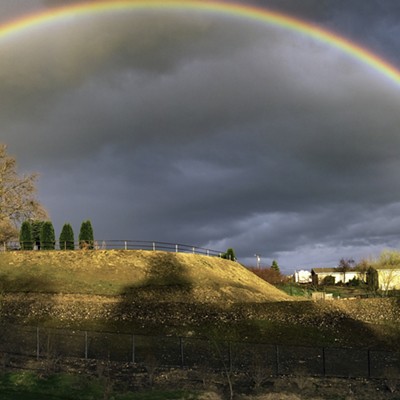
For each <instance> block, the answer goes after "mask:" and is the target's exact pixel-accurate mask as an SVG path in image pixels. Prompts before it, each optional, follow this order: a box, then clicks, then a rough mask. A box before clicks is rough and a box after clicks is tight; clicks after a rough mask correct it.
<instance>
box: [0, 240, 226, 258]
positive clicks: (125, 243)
mask: <svg viewBox="0 0 400 400" xmlns="http://www.w3.org/2000/svg"><path fill="white" fill-rule="evenodd" d="M29 244H30V246H29V247H33V250H40V249H41V248H43V249H44V248H46V249H47V248H48V247H51V248H52V249H53V248H54V249H55V250H67V249H68V248H70V247H71V248H72V243H69V242H63V243H61V244H60V243H59V242H58V241H56V242H54V243H40V242H37V243H29ZM49 245H50V246H49ZM23 247H24V246H21V243H20V242H19V241H14V242H7V243H3V246H2V248H1V250H3V251H13V250H21V249H23ZM82 247H83V248H89V249H93V250H150V251H157V250H159V251H168V252H174V253H192V254H203V255H207V256H214V257H221V256H222V254H224V252H222V251H218V250H211V249H207V248H204V247H198V246H193V245H188V244H179V243H167V242H156V241H145V240H95V241H93V243H90V244H87V243H84V245H83V246H82V245H81V244H80V243H79V242H74V243H73V249H75V250H77V249H80V248H82Z"/></svg>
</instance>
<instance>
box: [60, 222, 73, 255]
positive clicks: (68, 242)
mask: <svg viewBox="0 0 400 400" xmlns="http://www.w3.org/2000/svg"><path fill="white" fill-rule="evenodd" d="M59 242H60V250H74V249H75V245H74V231H73V229H72V226H71V225H70V224H64V226H63V227H62V230H61V233H60V238H59Z"/></svg>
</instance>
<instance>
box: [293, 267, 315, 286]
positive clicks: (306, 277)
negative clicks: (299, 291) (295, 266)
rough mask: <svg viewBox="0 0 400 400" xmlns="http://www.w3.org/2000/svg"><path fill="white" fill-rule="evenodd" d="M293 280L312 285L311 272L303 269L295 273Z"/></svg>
mask: <svg viewBox="0 0 400 400" xmlns="http://www.w3.org/2000/svg"><path fill="white" fill-rule="evenodd" d="M293 278H294V281H295V282H296V283H311V272H310V271H305V270H303V269H302V270H300V271H295V273H294V274H293Z"/></svg>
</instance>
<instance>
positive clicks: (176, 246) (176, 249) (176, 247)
mask: <svg viewBox="0 0 400 400" xmlns="http://www.w3.org/2000/svg"><path fill="white" fill-rule="evenodd" d="M175 253H178V245H177V244H176V245H175Z"/></svg>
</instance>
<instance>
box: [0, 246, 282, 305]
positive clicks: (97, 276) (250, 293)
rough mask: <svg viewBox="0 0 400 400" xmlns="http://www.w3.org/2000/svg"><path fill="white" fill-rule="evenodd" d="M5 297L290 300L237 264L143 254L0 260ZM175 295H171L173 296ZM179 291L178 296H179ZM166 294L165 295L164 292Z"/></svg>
mask: <svg viewBox="0 0 400 400" xmlns="http://www.w3.org/2000/svg"><path fill="white" fill-rule="evenodd" d="M0 285H1V286H0V290H1V291H2V292H6V293H10V292H25V293H26V292H29V293H63V294H84V295H100V296H115V295H124V294H129V293H131V292H132V291H137V290H139V289H140V290H141V291H142V292H143V291H148V292H149V293H151V296H150V297H151V299H152V300H153V301H162V298H156V297H155V298H154V296H156V292H157V291H160V290H154V289H163V290H165V289H168V290H169V292H170V295H169V296H168V301H174V295H173V293H174V292H176V301H184V302H186V301H189V302H200V303H215V302H218V303H220V302H228V303H231V302H237V303H243V302H265V301H284V300H289V299H290V297H289V296H288V295H286V294H285V293H283V292H282V291H280V290H278V289H276V288H275V287H273V286H271V285H269V284H268V283H266V282H265V281H263V280H262V279H259V278H258V277H256V276H255V275H254V274H252V273H251V272H249V271H248V270H247V269H246V268H244V267H243V266H241V265H240V264H238V263H235V262H231V261H228V260H223V259H220V258H217V257H207V256H200V255H193V254H182V253H166V252H160V251H154V252H152V251H142V250H137V251H136V250H128V251H125V250H96V251H36V252H35V251H29V252H28V251H16V252H7V253H1V254H0ZM171 289H172V290H171ZM175 289H176V290H175ZM161 292H162V290H161Z"/></svg>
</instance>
